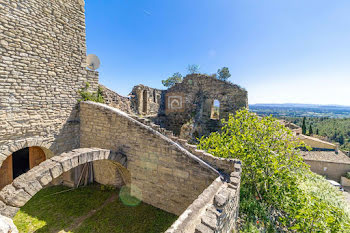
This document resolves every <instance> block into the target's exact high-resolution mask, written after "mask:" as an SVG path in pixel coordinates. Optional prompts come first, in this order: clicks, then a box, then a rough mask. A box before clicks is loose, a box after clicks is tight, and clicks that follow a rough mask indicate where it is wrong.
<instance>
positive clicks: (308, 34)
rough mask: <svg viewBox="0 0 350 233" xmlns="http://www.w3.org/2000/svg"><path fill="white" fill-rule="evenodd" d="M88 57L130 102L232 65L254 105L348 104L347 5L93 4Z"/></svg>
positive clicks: (152, 0) (265, 0) (233, 1)
mask: <svg viewBox="0 0 350 233" xmlns="http://www.w3.org/2000/svg"><path fill="white" fill-rule="evenodd" d="M85 7H86V25H87V26H86V27H87V52H88V54H90V53H93V54H96V55H98V56H99V58H100V60H101V63H102V64H101V67H100V69H99V70H98V71H99V72H100V82H101V83H102V84H104V85H106V86H108V87H110V88H111V89H113V90H115V91H117V92H118V93H120V94H122V95H127V94H128V93H129V92H130V91H131V89H132V87H133V86H134V85H137V84H141V83H142V84H145V85H148V86H151V87H155V88H163V86H162V84H161V80H162V79H165V78H167V77H169V76H171V75H172V74H173V73H175V72H181V73H182V74H183V75H184V74H186V72H187V71H186V68H187V66H188V64H198V65H200V67H201V72H203V73H209V74H210V73H215V72H216V71H217V69H218V68H221V67H223V66H227V67H229V69H230V72H231V74H232V77H231V78H230V81H232V82H234V83H237V84H239V85H241V86H242V87H244V88H246V89H247V90H248V93H249V103H250V104H253V103H314V104H342V105H350V13H349V12H350V1H349V0H337V1H330V0H147V1H146V0H86V5H85Z"/></svg>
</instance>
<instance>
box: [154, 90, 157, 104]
mask: <svg viewBox="0 0 350 233" xmlns="http://www.w3.org/2000/svg"><path fill="white" fill-rule="evenodd" d="M153 102H154V103H157V93H156V90H153Z"/></svg>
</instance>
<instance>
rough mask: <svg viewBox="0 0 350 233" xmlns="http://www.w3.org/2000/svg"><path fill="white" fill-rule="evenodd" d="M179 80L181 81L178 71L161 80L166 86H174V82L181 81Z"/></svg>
mask: <svg viewBox="0 0 350 233" xmlns="http://www.w3.org/2000/svg"><path fill="white" fill-rule="evenodd" d="M181 82H182V75H181V74H180V73H179V72H177V73H174V74H173V76H171V77H169V78H168V79H166V80H162V84H163V85H164V86H165V87H168V88H169V87H172V86H174V85H175V84H176V83H181Z"/></svg>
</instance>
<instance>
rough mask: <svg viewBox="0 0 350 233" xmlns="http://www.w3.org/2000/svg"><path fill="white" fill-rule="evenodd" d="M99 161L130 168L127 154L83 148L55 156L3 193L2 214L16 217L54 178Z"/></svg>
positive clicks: (24, 175)
mask: <svg viewBox="0 0 350 233" xmlns="http://www.w3.org/2000/svg"><path fill="white" fill-rule="evenodd" d="M99 160H111V161H114V162H117V163H119V164H121V165H122V166H123V167H124V168H126V167H127V158H126V156H125V155H122V154H120V153H116V152H111V151H110V150H105V149H98V148H80V149H75V150H72V151H70V152H67V153H63V154H61V155H58V156H54V157H52V158H51V159H48V160H46V161H44V162H42V163H41V164H40V165H38V166H36V167H34V168H33V169H31V170H29V171H28V172H27V173H25V174H23V175H21V176H19V177H17V178H16V179H15V180H14V181H13V182H12V183H11V184H9V185H7V186H5V187H4V188H3V189H2V190H1V191H0V215H3V216H6V217H11V218H12V217H14V216H15V215H16V213H17V211H18V210H19V208H20V207H22V206H24V205H25V204H26V203H27V202H28V201H29V200H30V199H31V198H32V197H33V196H34V195H35V194H36V193H37V192H39V191H40V190H41V189H42V188H43V187H45V186H46V185H48V184H49V183H50V182H51V181H52V180H53V179H55V178H57V177H59V176H60V175H62V174H63V173H64V172H67V171H69V170H71V169H73V168H75V167H77V166H79V165H82V164H86V163H89V162H93V161H99Z"/></svg>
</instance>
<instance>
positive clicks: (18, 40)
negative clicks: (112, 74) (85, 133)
mask: <svg viewBox="0 0 350 233" xmlns="http://www.w3.org/2000/svg"><path fill="white" fill-rule="evenodd" d="M85 60H86V44H85V15H84V1H83V0H30V1H20V0H11V1H10V0H1V1H0V135H1V136H0V164H1V162H2V161H3V159H4V158H6V157H7V156H9V155H10V154H9V152H12V151H13V148H14V147H16V148H19V147H21V146H20V145H21V144H25V143H26V142H25V141H26V140H28V139H32V140H36V139H40V140H41V141H44V142H45V144H46V145H47V146H48V147H47V149H50V150H51V151H53V152H54V153H55V154H59V153H62V152H64V151H69V150H71V149H73V148H77V147H78V146H79V116H78V108H77V100H78V99H79V97H80V96H79V94H78V91H79V90H80V89H81V88H82V87H84V86H85V82H87V81H88V82H89V83H90V84H91V88H97V85H98V82H97V80H98V75H97V73H96V72H88V71H87V70H86V68H85ZM35 146H37V145H35Z"/></svg>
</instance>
